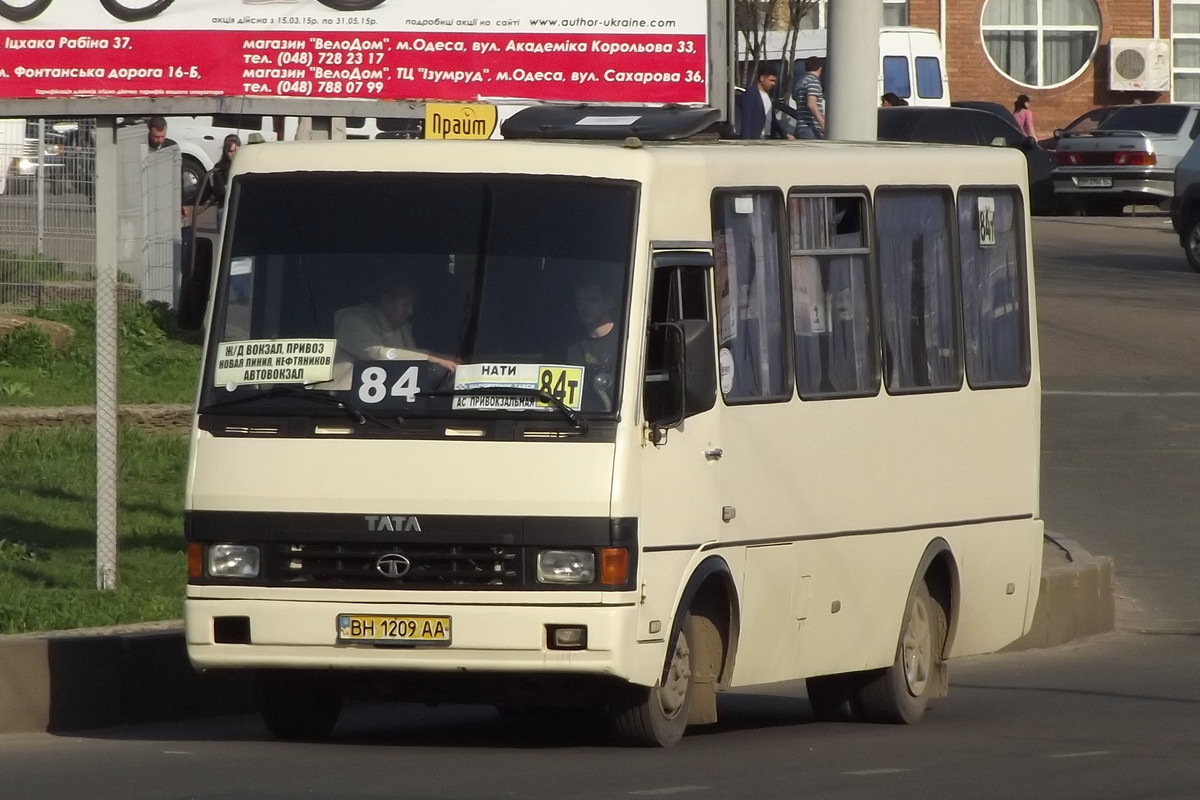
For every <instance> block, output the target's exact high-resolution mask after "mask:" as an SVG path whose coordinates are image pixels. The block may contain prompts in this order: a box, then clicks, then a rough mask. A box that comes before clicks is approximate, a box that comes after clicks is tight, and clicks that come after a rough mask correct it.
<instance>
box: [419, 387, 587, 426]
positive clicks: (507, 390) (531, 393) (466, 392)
mask: <svg viewBox="0 0 1200 800" xmlns="http://www.w3.org/2000/svg"><path fill="white" fill-rule="evenodd" d="M421 394H422V395H423V396H424V397H489V396H490V397H496V396H500V397H536V398H537V399H539V400H544V401H545V402H547V403H549V404H550V405H552V406H554V408H555V410H556V411H558V412H559V413H560V414H562V415H563V417H565V418H566V420H567V422H569V423H571V427H573V428H574V429H575V430H577V431H579V432H580V433H587V431H588V424H587V420H586V419H584V418H583V417H581V416H579V415H578V414H576V413H575V412H574V411H572V410H571V407H570V406H568V405H567V404H566V403H564V402H563V401H562V398H561V397H557V396H555V395H553V394H550V392H547V391H546V390H545V389H533V388H531V387H528V386H486V387H481V388H478V389H441V390H437V391H432V392H422V393H421Z"/></svg>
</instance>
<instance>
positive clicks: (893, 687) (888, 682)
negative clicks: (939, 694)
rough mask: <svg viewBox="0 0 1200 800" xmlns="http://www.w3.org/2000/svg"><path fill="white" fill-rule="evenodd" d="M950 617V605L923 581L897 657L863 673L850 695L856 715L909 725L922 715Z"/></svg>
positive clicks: (912, 602) (906, 620) (911, 602)
mask: <svg viewBox="0 0 1200 800" xmlns="http://www.w3.org/2000/svg"><path fill="white" fill-rule="evenodd" d="M946 619H947V617H946V609H945V608H944V607H943V606H942V604H941V603H940V602H939V601H937V600H935V599H934V598H933V596H932V595H931V594H930V593H929V587H928V586H927V585H926V584H925V582H924V581H922V582H921V584H920V585H919V586H918V587H917V590H916V591H915V592H914V593H913V596H912V598H910V600H909V602H908V608H907V610H906V611H905V613H904V624H903V625H902V626H901V630H900V642H899V644H898V645H897V646H896V660H895V661H894V662H893V663H892V665H891V666H890V667H887V668H886V669H881V670H872V671H870V672H865V673H861V674H860V675H859V677H858V681H857V685H856V686H855V687H854V689H853V692H852V694H851V698H850V704H851V707H852V709H853V710H854V713H855V714H856V716H858V717H860V718H861V719H863V720H866V721H867V722H884V723H892V724H905V725H911V724H913V723H915V722H917V721H919V720H920V719H921V717H922V716H923V715H924V714H925V708H926V706H928V704H929V698H930V697H931V696H932V694H933V692H934V684H935V683H936V680H937V678H936V670H937V659H938V658H939V657H940V655H939V654H940V653H941V651H942V647H943V645H944V644H945V641H946V627H947V623H946Z"/></svg>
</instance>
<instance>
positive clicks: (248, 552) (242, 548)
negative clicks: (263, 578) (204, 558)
mask: <svg viewBox="0 0 1200 800" xmlns="http://www.w3.org/2000/svg"><path fill="white" fill-rule="evenodd" d="M261 563H262V558H261V556H260V553H259V549H258V547H256V546H255V545H252V544H214V545H211V546H210V547H209V548H208V574H209V575H210V576H211V577H213V578H257V577H258V572H259V567H260V564H261Z"/></svg>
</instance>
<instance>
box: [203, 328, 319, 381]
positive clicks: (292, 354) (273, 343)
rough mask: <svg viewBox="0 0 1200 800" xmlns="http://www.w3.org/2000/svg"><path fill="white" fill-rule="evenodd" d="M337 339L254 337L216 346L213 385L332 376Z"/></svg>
mask: <svg viewBox="0 0 1200 800" xmlns="http://www.w3.org/2000/svg"><path fill="white" fill-rule="evenodd" d="M336 349H337V339H254V340H247V341H239V342H221V343H220V344H219V345H217V365H216V368H215V369H214V370H213V385H214V386H243V385H245V384H248V383H320V382H321V381H327V380H330V379H331V378H333V353H334V350H336Z"/></svg>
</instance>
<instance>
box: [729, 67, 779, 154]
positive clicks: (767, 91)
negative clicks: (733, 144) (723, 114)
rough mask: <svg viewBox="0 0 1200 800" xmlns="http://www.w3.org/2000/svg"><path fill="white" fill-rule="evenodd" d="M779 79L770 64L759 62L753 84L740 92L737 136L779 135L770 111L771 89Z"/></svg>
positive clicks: (777, 126)
mask: <svg viewBox="0 0 1200 800" xmlns="http://www.w3.org/2000/svg"><path fill="white" fill-rule="evenodd" d="M778 81H779V73H778V72H776V70H775V68H774V67H773V66H771V65H770V64H761V65H759V68H758V73H757V75H756V77H755V79H754V85H753V86H751V87H749V88H747V89H746V91H744V92H742V97H741V100H740V101H739V105H740V111H741V123H740V124H741V128H740V129H739V131H738V138H741V139H769V138H771V134H772V133H775V134H777V135H781V134H782V131H781V129H780V128H779V124H778V123H777V122H776V121H775V114H774V113H773V111H772V105H773V103H772V100H771V90H772V89H774V88H775V84H776V83H778Z"/></svg>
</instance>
